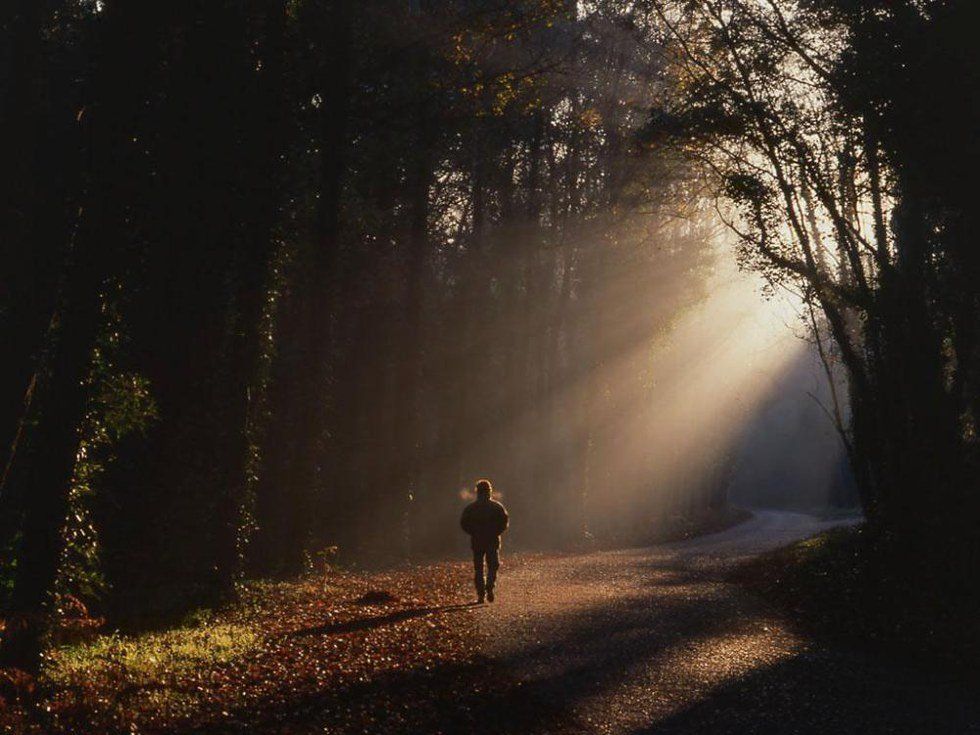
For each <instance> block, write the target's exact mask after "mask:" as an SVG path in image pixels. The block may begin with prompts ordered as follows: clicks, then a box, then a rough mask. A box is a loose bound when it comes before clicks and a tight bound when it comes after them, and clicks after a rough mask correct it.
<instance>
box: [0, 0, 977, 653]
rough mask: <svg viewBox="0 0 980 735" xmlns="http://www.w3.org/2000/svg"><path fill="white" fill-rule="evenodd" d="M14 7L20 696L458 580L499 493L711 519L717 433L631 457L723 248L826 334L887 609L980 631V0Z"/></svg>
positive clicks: (552, 512)
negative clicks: (310, 575) (194, 642)
mask: <svg viewBox="0 0 980 735" xmlns="http://www.w3.org/2000/svg"><path fill="white" fill-rule="evenodd" d="M3 12H4V17H3V18H2V24H3V25H2V33H3V36H2V42H0V145H2V146H3V160H4V162H5V166H4V176H3V178H2V186H3V191H2V194H0V203H2V207H3V214H2V218H0V329H2V330H3V331H2V334H3V337H2V339H3V342H2V344H3V355H2V360H0V447H3V466H4V470H3V478H2V486H0V562H2V564H0V582H2V584H3V585H4V586H3V588H2V605H3V610H4V613H5V615H6V618H7V626H6V629H5V633H4V641H3V647H2V657H3V660H4V662H5V663H8V664H15V665H18V666H21V667H23V668H31V667H32V666H34V665H36V663H37V656H38V651H39V648H40V645H41V643H42V641H43V638H42V633H43V631H44V628H45V623H46V621H47V619H48V618H49V615H50V613H51V611H52V609H57V607H58V604H60V603H59V602H58V601H64V600H66V599H69V598H72V599H79V600H82V601H84V602H85V604H86V605H89V606H91V607H92V608H93V609H97V610H98V611H100V612H101V613H102V614H104V615H106V616H107V617H108V618H109V620H110V621H112V622H113V624H115V625H119V626H124V627H126V626H129V627H134V626H139V625H142V624H145V623H146V621H147V620H151V619H154V620H155V619H159V618H160V617H166V616H168V615H177V614H179V613H180V612H181V611H183V610H187V609H189V608H191V607H193V606H195V605H201V604H211V603H213V602H214V601H217V600H221V599H226V598H228V597H229V596H231V595H233V594H234V590H235V585H236V584H237V583H238V582H239V581H241V580H242V579H243V578H245V577H246V576H258V575H288V574H294V573H298V572H301V571H302V570H303V569H305V568H308V566H309V565H310V564H312V563H315V561H316V560H317V559H318V558H321V557H323V556H324V555H330V554H334V553H339V554H340V555H341V557H343V558H347V559H358V558H360V559H368V558H379V557H389V558H417V557H420V556H423V555H426V554H434V553H440V552H443V551H445V550H446V549H448V548H453V547H452V546H451V544H453V543H455V537H454V536H453V535H452V534H453V533H454V532H455V523H456V516H457V514H458V511H459V507H460V502H461V501H460V498H459V497H458V494H459V492H460V491H461V490H463V489H465V488H468V487H470V486H471V484H472V481H473V480H474V479H476V478H477V477H480V476H489V477H491V478H493V480H494V483H495V484H496V485H498V486H499V487H500V488H501V489H502V491H503V494H504V500H505V502H507V503H508V506H509V507H510V508H511V511H512V514H513V515H514V516H515V518H520V519H521V520H520V523H519V525H518V526H516V527H515V541H517V542H518V543H521V542H523V543H524V544H532V545H540V546H553V545H567V544H576V543H582V542H586V541H589V542H593V541H598V542H603V541H609V542H611V541H614V540H620V541H622V540H627V541H629V540H633V541H635V540H637V539H642V537H643V534H644V533H645V532H646V531H647V530H648V529H649V528H651V527H652V526H655V525H656V524H658V523H662V521H663V519H664V518H667V517H677V516H686V515H691V514H696V513H698V512H701V511H705V510H710V509H712V508H718V507H721V506H723V505H724V503H725V497H726V490H727V484H726V483H727V478H728V477H729V475H730V469H731V468H730V460H731V457H730V452H729V451H728V449H729V448H728V447H726V446H725V443H724V440H723V439H722V438H721V437H720V436H719V437H718V438H717V440H715V439H713V438H712V436H711V435H710V433H709V434H708V435H707V436H703V437H701V438H700V439H699V441H702V442H704V443H705V444H706V446H704V447H700V448H699V452H698V454H699V456H700V457H701V459H700V460H699V461H698V462H697V463H693V464H691V463H689V458H690V454H689V453H682V452H681V451H680V449H677V451H676V452H675V453H674V454H673V455H672V451H674V450H673V449H672V447H674V446H675V442H676V445H677V446H680V445H683V439H682V438H680V437H678V436H677V433H678V432H677V430H676V429H675V428H671V429H669V430H665V431H664V432H663V435H662V436H660V437H659V441H658V443H659V445H660V446H659V447H658V448H657V452H656V453H655V456H654V457H653V459H651V458H649V457H647V459H646V460H644V461H640V460H639V459H637V457H640V456H641V455H642V456H646V455H644V454H643V452H641V451H633V453H632V454H630V455H629V456H630V462H629V463H624V462H623V461H622V454H621V452H622V449H621V448H622V446H623V443H624V442H626V443H629V441H636V440H640V441H642V440H643V439H644V437H639V439H637V437H631V436H630V435H629V434H628V432H624V427H623V422H622V416H623V415H624V414H626V413H628V411H629V410H630V407H631V406H634V405H636V404H638V403H640V402H643V401H650V400H655V399H656V396H657V395H658V391H661V392H663V391H668V390H670V389H671V388H670V383H669V382H668V381H663V380H662V379H661V378H662V374H661V373H658V363H657V361H656V359H652V358H651V357H650V355H651V351H650V349H648V347H652V346H653V345H656V344H660V343H663V342H664V341H667V342H669V337H670V333H671V329H672V326H673V325H674V324H675V323H676V321H677V319H678V318H680V316H681V315H682V314H683V313H684V312H685V310H687V309H689V308H691V307H692V306H693V305H695V304H697V303H698V302H700V301H701V300H702V299H704V298H705V297H706V295H707V290H708V283H709V276H710V274H711V272H712V269H713V268H714V267H715V263H716V259H717V257H718V249H717V242H718V238H719V237H728V238H734V239H735V240H736V241H737V248H738V251H739V254H740V256H741V259H742V262H743V264H744V265H745V266H746V267H750V268H755V269H757V270H759V271H760V272H762V273H763V274H764V276H765V277H766V278H767V279H768V280H769V282H770V283H771V284H772V285H773V287H774V288H775V287H778V286H780V285H785V286H786V287H788V288H792V289H793V290H794V291H795V292H797V293H798V294H799V296H800V298H801V299H802V302H803V303H804V304H805V306H806V309H807V315H806V323H807V324H809V327H810V329H811V332H812V334H811V338H812V339H813V340H814V344H815V345H816V348H817V349H818V350H819V353H820V356H821V357H822V358H823V360H824V363H825V364H826V365H827V370H828V373H829V374H830V375H831V378H832V382H839V383H840V391H841V393H842V395H839V396H838V395H835V396H834V397H835V406H836V407H837V408H836V410H835V411H833V412H832V413H833V414H834V416H833V417H832V418H834V419H835V420H836V422H837V428H838V430H839V432H840V437H841V441H842V442H843V443H844V446H845V447H846V451H847V457H848V460H849V462H850V466H851V470H852V472H853V476H854V478H855V481H856V485H857V488H858V491H859V494H860V498H861V504H862V507H863V510H864V512H865V514H866V516H867V518H868V521H869V528H870V529H871V531H872V533H871V534H870V538H871V539H872V541H871V542H872V543H873V544H874V548H875V549H876V553H877V554H879V558H880V559H881V567H880V570H881V576H882V577H883V578H887V579H895V580H898V579H901V580H907V579H909V578H910V577H911V578H914V579H915V580H916V584H921V585H923V586H924V587H923V588H924V589H928V590H929V591H931V592H936V593H938V594H943V595H948V594H949V592H950V590H953V589H955V590H956V596H957V599H958V600H961V601H963V603H964V605H963V610H964V611H969V610H970V609H974V608H973V607H972V606H973V604H974V602H975V597H974V595H975V592H976V585H977V582H976V576H977V575H976V573H975V572H976V568H977V562H978V548H980V547H978V540H980V536H978V534H980V532H978V530H977V520H978V512H977V511H978V502H980V495H978V489H980V488H978V482H977V470H978V437H977V421H978V420H980V325H978V320H977V316H978V314H980V248H978V243H977V232H978V223H977V211H978V210H977V207H976V201H975V197H974V195H973V189H974V186H973V184H974V179H975V173H976V171H977V165H978V160H977V158H978V146H977V143H976V139H975V138H976V130H977V123H978V122H980V121H978V85H980V79H978V74H980V65H978V64H977V59H976V55H977V52H976V48H977V44H976V36H975V33H976V29H977V27H978V26H977V24H976V22H975V21H976V17H975V16H976V8H975V7H974V4H973V3H972V2H970V1H969V0H887V1H886V0H763V1H756V0H751V1H750V0H704V1H703V2H671V1H669V0H636V1H635V2H627V0H591V1H590V2H579V3H576V2H570V1H569V0H526V1H525V0H521V1H520V2H506V3H504V2H494V1H492V0H490V1H488V0H472V1H467V0H454V1H453V2H444V3H430V2H425V1H424V0H412V1H411V2H408V1H406V0H397V1H396V0H369V1H367V2H356V3H355V2H350V1H349V0H332V1H330V0H237V1H236V2H231V1H230V0H209V1H208V2H201V1H197V2H195V1H192V0H172V1H170V2H165V3H147V2H139V1H138V0H99V1H97V2H89V1H88V0H21V1H20V2H11V3H9V4H8V7H7V9H5V10H4V11H3ZM719 233H728V234H726V235H720V234H719ZM835 375H839V376H841V379H840V381H834V380H833V376H835ZM651 397H652V398H651ZM672 432H673V434H672ZM679 433H680V434H681V435H682V434H683V429H681V430H680V432H679ZM671 437H673V438H671ZM647 441H650V442H652V441H653V439H652V438H651V439H648V440H647ZM665 447H666V448H665ZM672 457H673V458H672ZM682 470H683V471H682ZM611 488H614V489H615V490H614V491H613V490H611ZM609 493H614V494H613V495H612V496H611V497H613V498H614V499H615V502H607V501H606V500H604V498H606V497H607V496H608V494H609ZM334 547H336V549H339V551H336V550H335V549H334ZM922 559H928V561H929V564H930V565H933V564H934V565H935V566H932V569H933V572H934V573H931V574H925V573H922V574H919V573H918V572H917V571H916V570H918V569H919V568H921V567H924V562H922V561H917V560H922ZM937 569H938V570H940V571H938V572H936V570H937ZM52 594H53V595H54V596H53V597H52ZM51 600H54V601H55V603H57V604H54V605H52V604H51ZM964 614H967V613H966V612H965V613H964Z"/></svg>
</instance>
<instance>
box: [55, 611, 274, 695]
mask: <svg viewBox="0 0 980 735" xmlns="http://www.w3.org/2000/svg"><path fill="white" fill-rule="evenodd" d="M257 644H258V636H257V635H256V634H255V633H254V632H253V631H251V630H249V629H248V628H247V627H245V626H243V625H240V624H234V623H218V622H213V621H207V622H199V623H197V624H195V625H192V626H189V627H184V628H176V629H173V630H167V631H163V632H155V633H144V634H141V635H136V636H120V635H118V634H111V635H101V636H98V637H97V638H95V639H94V640H92V641H88V642H84V643H76V644H71V645H67V646H63V647H61V648H56V649H54V650H53V651H51V652H49V654H48V656H47V662H46V666H45V670H44V676H45V678H46V679H47V680H49V681H50V682H51V683H52V684H54V685H55V686H59V687H66V686H73V685H80V684H82V683H84V682H86V681H91V680H92V679H93V678H103V677H105V678H117V679H123V680H125V681H127V682H129V683H131V684H134V685H137V686H140V685H147V684H150V683H153V682H158V681H164V680H167V679H170V678H171V677H176V676H181V675H183V674H186V673H187V672H190V671H195V670H199V669H201V668H202V667H211V666H216V665H220V664H223V663H227V662H229V661H231V660H232V659H234V658H236V657H238V656H241V655H243V654H245V653H247V652H249V651H250V650H252V649H253V648H255V647H256V645H257Z"/></svg>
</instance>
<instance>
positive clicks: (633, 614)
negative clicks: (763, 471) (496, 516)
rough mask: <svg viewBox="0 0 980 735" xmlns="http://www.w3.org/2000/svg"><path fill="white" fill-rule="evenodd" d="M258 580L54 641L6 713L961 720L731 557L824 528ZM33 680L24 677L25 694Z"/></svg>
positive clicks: (568, 720)
mask: <svg viewBox="0 0 980 735" xmlns="http://www.w3.org/2000/svg"><path fill="white" fill-rule="evenodd" d="M829 525H831V523H828V522H821V521H818V520H817V519H814V518H811V517H809V516H801V515H797V514H791V513H774V512H762V513H758V514H756V516H755V517H754V518H753V519H751V520H750V521H748V522H746V523H743V524H741V525H739V526H737V527H735V528H732V529H729V530H728V531H724V532H722V533H718V534H714V535H711V536H705V537H701V538H697V539H692V540H688V541H683V542H678V543H674V544H663V545H660V546H655V547H650V548H644V549H631V550H620V551H602V552H592V553H582V554H549V555H543V554H542V555H508V556H507V557H505V566H504V568H503V569H502V578H501V583H500V590H499V592H500V594H499V596H498V601H497V602H495V603H493V604H487V605H474V604H472V603H471V602H470V600H471V596H472V593H471V590H470V581H469V577H470V569H469V564H467V563H465V562H459V563H442V564H434V565H429V566H426V567H420V568H414V569H402V570H396V571H390V572H385V573H377V574H354V573H342V572H331V573H329V574H328V575H326V576H325V577H321V578H319V579H313V578H310V579H306V580H304V581H302V582H298V583H297V582H294V583H286V584H277V585H261V586H256V587H255V588H253V589H251V590H250V591H249V593H248V594H247V596H246V599H245V601H244V603H243V604H241V605H238V606H236V607H234V608H233V609H230V610H228V611H226V612H223V613H218V614H215V615H213V616H211V617H208V618H207V619H202V620H200V621H198V622H197V623H196V624H194V625H189V626H188V627H186V628H181V629H176V630H171V631H166V632H162V633H156V634H147V635H143V636H140V637H138V638H119V637H112V636H100V637H98V638H95V639H94V640H89V641H87V642H84V643H76V644H74V645H68V646H62V647H61V648H59V649H56V650H55V651H54V652H53V653H52V655H51V658H50V660H49V662H48V665H47V667H46V673H45V675H44V676H43V677H42V678H41V679H40V680H39V681H38V683H37V688H36V690H35V691H34V692H33V693H32V694H31V696H30V699H31V702H30V703H27V702H17V701H8V702H7V704H6V711H2V710H0V723H4V724H5V726H6V731H7V732H17V731H20V730H29V729H32V730H33V731H34V732H79V733H81V732H84V733H99V732H139V733H152V732H180V733H191V732H194V733H244V732H250V733H265V732H268V733H314V732H315V733H394V734H399V735H408V734H409V733H491V732H492V733H514V734H515V735H517V734H518V733H521V734H524V733H527V734H529V735H530V734H533V733H555V734H556V735H570V734H573V733H629V734H630V735H641V734H642V733H654V732H656V733H707V732H710V733H852V732H853V733H859V732H860V733H969V732H980V700H978V697H977V696H975V695H976V692H973V691H971V690H970V689H969V688H968V687H967V686H966V685H965V684H963V683H962V682H960V681H958V680H956V679H954V678H952V677H950V678H949V679H945V678H944V677H943V676H941V675H937V674H936V672H929V673H928V674H927V673H925V672H924V671H923V670H921V669H919V668H916V667H915V666H913V665H911V664H910V665H907V666H903V665H896V664H895V663H894V662H888V663H885V662H882V661H881V660H879V659H877V658H876V657H874V656H871V655H869V654H868V653H866V652H862V650H861V649H859V648H855V647H849V646H845V645H842V644H840V643H832V642H828V641H827V640H825V639H823V638H818V637H815V636H813V635H811V634H809V633H807V632H805V630H804V629H803V628H802V627H801V626H799V625H797V623H796V621H795V619H794V616H793V614H792V613H787V612H786V611H785V610H786V608H783V607H776V606H774V605H772V604H770V603H769V602H767V601H766V600H765V599H763V598H762V597H760V596H759V595H758V594H757V593H756V592H753V591H752V590H751V589H749V588H748V587H746V586H744V585H742V584H740V583H737V582H734V581H733V578H732V574H731V569H732V566H733V565H735V564H738V563H740V562H741V561H744V560H746V559H749V558H752V557H754V556H755V555H756V554H758V553H760V552H763V551H766V550H769V549H772V548H774V547H777V546H781V545H784V544H787V543H790V542H792V541H795V540H798V539H800V538H803V537H805V536H809V535H811V534H813V533H816V532H818V531H821V530H823V529H825V528H827V527H828V526H829ZM25 698H26V694H25Z"/></svg>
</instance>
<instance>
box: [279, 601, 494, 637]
mask: <svg viewBox="0 0 980 735" xmlns="http://www.w3.org/2000/svg"><path fill="white" fill-rule="evenodd" d="M479 604H480V603H478V602H465V603H460V604H459V605H441V606H439V607H414V608H409V609H407V610H396V611H395V612H391V613H388V614H387V615H375V616H371V617H366V618H358V619H356V620H347V621H345V622H342V623H327V624H325V625H316V626H312V627H309V628H300V629H299V630H294V631H291V632H290V633H288V634H287V635H286V637H287V638H302V637H303V636H310V635H337V634H340V633H353V632H355V631H359V630H370V629H372V628H379V627H381V626H384V625H392V624H394V623H400V622H403V621H405V620H411V619H412V618H421V617H425V616H426V615H440V614H443V613H447V612H453V611H457V610H467V609H470V608H473V607H476V606H478V605H479Z"/></svg>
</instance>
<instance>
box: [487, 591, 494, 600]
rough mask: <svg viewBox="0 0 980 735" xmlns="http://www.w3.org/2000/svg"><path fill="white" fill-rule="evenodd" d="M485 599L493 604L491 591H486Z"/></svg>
mask: <svg viewBox="0 0 980 735" xmlns="http://www.w3.org/2000/svg"><path fill="white" fill-rule="evenodd" d="M487 599H488V600H489V601H490V602H493V590H487Z"/></svg>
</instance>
